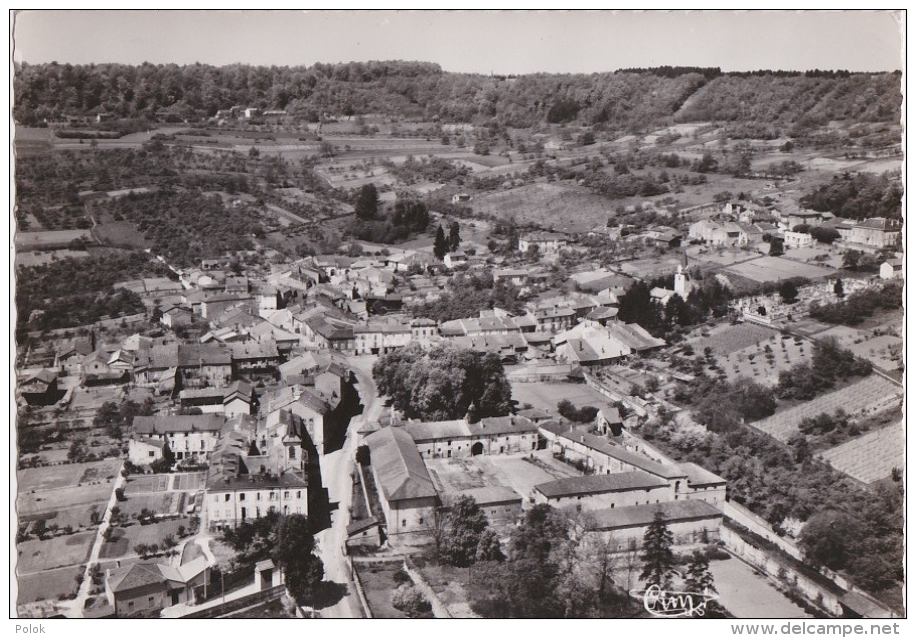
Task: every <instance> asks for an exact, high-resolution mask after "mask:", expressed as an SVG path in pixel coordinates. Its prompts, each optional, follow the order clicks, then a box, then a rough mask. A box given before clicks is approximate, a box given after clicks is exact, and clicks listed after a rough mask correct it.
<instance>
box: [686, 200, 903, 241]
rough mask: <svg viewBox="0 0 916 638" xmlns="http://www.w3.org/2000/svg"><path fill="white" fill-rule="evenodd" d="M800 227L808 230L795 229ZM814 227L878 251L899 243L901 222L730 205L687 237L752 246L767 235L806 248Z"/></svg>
mask: <svg viewBox="0 0 916 638" xmlns="http://www.w3.org/2000/svg"><path fill="white" fill-rule="evenodd" d="M799 226H803V227H807V229H803V230H796V229H797V228H798V227H799ZM811 228H829V229H832V230H835V231H836V232H837V233H838V234H839V239H838V241H837V243H838V245H842V246H844V247H847V248H852V249H858V250H864V251H868V252H875V251H879V250H882V249H885V248H893V247H894V246H896V245H897V244H898V243H899V240H900V233H901V224H900V223H899V222H895V221H893V220H890V219H884V218H870V219H863V220H851V219H843V218H841V217H837V216H835V215H834V214H833V213H829V212H820V211H814V210H805V209H784V210H781V211H773V212H766V213H762V212H756V211H754V210H751V209H742V208H741V207H740V206H733V205H732V204H727V205H726V206H725V207H724V208H723V209H722V210H721V211H720V213H719V214H718V215H717V217H716V218H712V217H710V218H708V219H700V220H699V221H696V222H694V223H693V224H691V225H690V228H689V231H688V237H689V238H690V239H692V240H696V241H701V242H704V243H706V244H709V245H712V246H716V247H741V246H753V245H755V244H757V243H760V242H762V241H764V235H767V236H769V237H777V238H781V239H782V240H783V242H784V244H785V246H786V248H805V247H808V246H812V245H814V243H815V241H816V240H815V239H814V237H812V235H811V233H810V230H809V229H811Z"/></svg>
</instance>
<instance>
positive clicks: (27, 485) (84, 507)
mask: <svg viewBox="0 0 916 638" xmlns="http://www.w3.org/2000/svg"><path fill="white" fill-rule="evenodd" d="M120 464H121V462H120V461H119V460H117V459H107V460H105V461H99V462H95V463H72V464H68V465H57V466H48V467H41V468H30V469H27V470H21V471H20V472H18V475H17V476H18V483H19V496H18V498H17V499H16V510H17V513H18V515H19V519H20V520H21V521H23V522H30V521H36V520H39V519H44V520H45V522H46V523H47V524H48V525H57V526H58V527H66V526H67V525H69V526H71V527H74V528H79V527H88V526H90V525H92V514H93V512H94V511H96V512H99V513H101V512H102V511H104V509H105V506H106V504H107V503H108V499H110V498H111V492H112V490H113V489H114V480H115V476H116V475H117V472H118V468H119V467H120Z"/></svg>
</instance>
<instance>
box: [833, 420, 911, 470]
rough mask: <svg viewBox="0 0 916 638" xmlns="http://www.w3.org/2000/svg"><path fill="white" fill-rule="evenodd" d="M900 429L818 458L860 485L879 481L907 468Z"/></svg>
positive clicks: (862, 438) (849, 443)
mask: <svg viewBox="0 0 916 638" xmlns="http://www.w3.org/2000/svg"><path fill="white" fill-rule="evenodd" d="M905 447H906V441H905V437H904V434H903V426H902V425H901V424H899V423H895V424H894V425H889V426H887V427H884V428H882V429H880V430H877V431H875V432H868V433H867V434H863V435H862V436H860V437H858V438H855V439H853V440H851V441H847V442H846V443H843V444H842V445H838V446H836V447H834V448H831V449H829V450H826V451H824V452H822V453H821V454H820V455H819V457H820V458H821V459H823V460H824V461H826V462H827V463H829V464H830V465H831V466H833V467H834V468H836V469H837V470H839V471H840V472H843V473H845V474H848V475H849V476H851V477H853V478H854V479H858V480H860V481H862V482H863V483H873V482H875V481H880V480H881V479H885V478H887V477H889V476H890V475H891V471H892V470H894V469H897V470H903V469H904V468H905V467H906V459H905V455H904V449H905Z"/></svg>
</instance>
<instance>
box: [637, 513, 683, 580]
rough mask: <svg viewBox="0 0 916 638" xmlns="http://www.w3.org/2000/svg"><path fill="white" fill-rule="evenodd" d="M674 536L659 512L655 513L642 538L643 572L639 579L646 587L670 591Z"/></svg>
mask: <svg viewBox="0 0 916 638" xmlns="http://www.w3.org/2000/svg"><path fill="white" fill-rule="evenodd" d="M673 544H674V535H673V534H672V533H671V530H670V529H668V525H667V523H665V517H664V515H663V514H662V512H661V510H658V511H656V512H655V517H654V518H653V520H652V523H651V524H650V525H649V527H648V529H646V533H645V535H644V536H643V546H642V552H643V570H642V575H641V578H642V579H643V581H645V583H646V585H658V586H659V587H661V588H662V589H671V579H672V578H673V576H674V573H675V572H674V552H673V551H671V546H672V545H673Z"/></svg>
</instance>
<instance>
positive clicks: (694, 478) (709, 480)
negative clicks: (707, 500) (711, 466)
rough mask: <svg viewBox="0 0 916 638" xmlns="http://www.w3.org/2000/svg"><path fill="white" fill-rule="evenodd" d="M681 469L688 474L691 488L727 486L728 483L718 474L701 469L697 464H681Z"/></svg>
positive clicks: (688, 482)
mask: <svg viewBox="0 0 916 638" xmlns="http://www.w3.org/2000/svg"><path fill="white" fill-rule="evenodd" d="M680 466H681V469H682V470H683V471H684V472H686V473H687V484H688V485H689V486H690V487H703V486H707V487H708V486H711V485H725V484H726V483H728V481H726V480H725V479H724V478H722V477H721V476H719V475H718V474H713V473H712V472H710V471H709V470H707V469H705V468H702V467H700V466H699V465H697V464H696V463H681V464H680Z"/></svg>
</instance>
